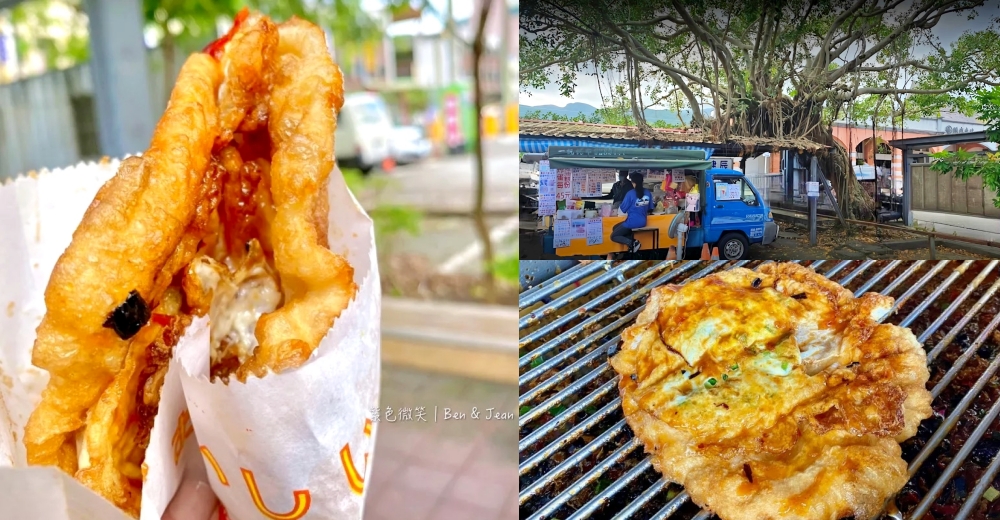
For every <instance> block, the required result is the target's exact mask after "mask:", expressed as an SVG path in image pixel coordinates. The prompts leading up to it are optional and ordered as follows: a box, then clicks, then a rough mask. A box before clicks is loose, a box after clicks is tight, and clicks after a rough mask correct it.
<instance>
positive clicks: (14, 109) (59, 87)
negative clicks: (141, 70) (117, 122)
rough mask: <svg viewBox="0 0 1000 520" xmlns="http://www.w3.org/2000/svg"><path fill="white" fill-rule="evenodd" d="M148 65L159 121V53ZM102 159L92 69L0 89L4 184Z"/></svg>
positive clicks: (0, 161)
mask: <svg viewBox="0 0 1000 520" xmlns="http://www.w3.org/2000/svg"><path fill="white" fill-rule="evenodd" d="M183 61H184V60H183V59H178V60H177V63H176V64H175V68H176V70H175V71H174V74H173V76H176V74H177V72H178V71H179V70H180V66H181V65H182V64H183ZM146 63H147V64H148V67H149V74H147V79H148V85H149V94H150V102H151V103H150V105H151V108H152V110H153V120H154V121H155V120H157V119H159V115H160V114H161V113H162V112H163V109H164V108H165V107H166V93H165V92H164V89H165V82H164V78H163V59H162V57H161V55H160V51H159V49H154V50H150V51H148V53H147V60H146ZM136 151H137V152H138V151H141V150H136ZM101 155H102V153H101V149H100V144H99V141H98V138H97V113H96V106H95V104H94V83H93V81H92V80H91V73H90V66H89V64H83V65H79V66H76V67H72V68H69V69H65V70H54V71H50V72H47V73H45V74H43V75H41V76H35V77H31V78H26V79H23V80H20V81H16V82H14V83H8V84H5V85H0V179H3V178H6V177H14V176H17V175H18V174H21V173H25V172H27V171H30V170H38V169H42V168H58V167H63V166H69V165H71V164H75V163H77V162H79V161H81V160H87V159H97V158H99V157H100V156H101Z"/></svg>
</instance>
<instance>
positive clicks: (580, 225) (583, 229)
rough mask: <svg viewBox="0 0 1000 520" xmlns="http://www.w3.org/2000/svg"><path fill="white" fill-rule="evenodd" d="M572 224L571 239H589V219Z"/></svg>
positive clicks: (582, 219)
mask: <svg viewBox="0 0 1000 520" xmlns="http://www.w3.org/2000/svg"><path fill="white" fill-rule="evenodd" d="M569 222H570V232H569V237H570V238H587V219H585V218H578V219H573V220H571V221H569Z"/></svg>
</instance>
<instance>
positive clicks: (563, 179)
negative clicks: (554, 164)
mask: <svg viewBox="0 0 1000 520" xmlns="http://www.w3.org/2000/svg"><path fill="white" fill-rule="evenodd" d="M572 192H573V185H572V173H571V172H570V171H569V170H556V200H566V199H568V198H570V197H571V196H572Z"/></svg>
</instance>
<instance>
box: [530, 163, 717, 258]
mask: <svg viewBox="0 0 1000 520" xmlns="http://www.w3.org/2000/svg"><path fill="white" fill-rule="evenodd" d="M711 166H712V163H711V162H710V161H708V160H706V159H705V152H703V151H700V150H666V149H647V148H610V147H609V148H602V147H569V146H551V147H549V151H548V161H547V162H544V161H543V162H542V163H541V164H540V167H539V192H538V208H539V209H538V213H539V215H542V216H544V217H546V225H547V227H549V229H551V232H552V233H551V236H552V249H553V250H554V252H555V254H557V255H559V256H591V255H604V254H608V253H615V252H621V251H625V246H624V245H622V244H618V243H615V242H612V241H611V230H612V228H613V227H614V225H615V224H617V223H619V222H622V221H623V220H625V216H624V215H618V214H615V212H613V211H612V208H611V201H610V200H605V199H602V198H601V197H603V196H604V186H605V185H607V184H609V183H614V182H615V181H616V180H617V177H618V173H617V172H618V170H641V171H642V172H643V175H644V179H643V180H644V182H643V184H644V185H645V187H646V188H647V189H649V190H650V192H652V193H653V210H652V211H650V214H649V216H648V217H647V219H646V227H645V228H643V231H637V232H636V233H635V238H636V239H637V240H639V241H640V242H641V243H642V250H646V251H648V250H652V249H666V248H668V247H669V246H671V245H677V238H671V237H669V236H668V228H669V227H670V224H671V223H672V222H673V220H674V219H675V218H678V217H683V214H684V212H685V210H687V209H691V210H692V211H697V209H698V207H697V206H698V204H699V202H698V197H697V196H695V197H692V199H693V204H692V205H690V206H689V205H688V203H687V202H688V197H687V195H688V194H689V193H694V194H695V195H697V193H698V183H697V177H696V175H695V174H696V173H697V172H699V171H704V170H707V169H708V168H710V167H711Z"/></svg>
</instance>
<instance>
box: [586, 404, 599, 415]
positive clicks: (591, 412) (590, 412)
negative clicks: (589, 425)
mask: <svg viewBox="0 0 1000 520" xmlns="http://www.w3.org/2000/svg"><path fill="white" fill-rule="evenodd" d="M583 411H585V412H587V414H588V415H594V414H595V413H597V407H596V406H594V405H590V406H588V407H586V408H584V409H583Z"/></svg>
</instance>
